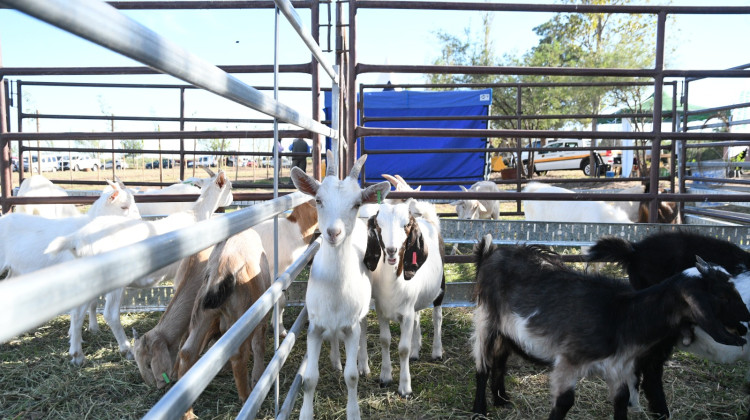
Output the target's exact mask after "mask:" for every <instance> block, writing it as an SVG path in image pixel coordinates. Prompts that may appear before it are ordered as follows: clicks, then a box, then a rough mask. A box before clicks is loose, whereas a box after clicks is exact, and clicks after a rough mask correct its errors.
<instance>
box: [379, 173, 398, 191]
mask: <svg viewBox="0 0 750 420" xmlns="http://www.w3.org/2000/svg"><path fill="white" fill-rule="evenodd" d="M380 176H382V177H383V178H385V179H387V180H388V182H390V183H391V185H393V186H394V187H396V189H398V186H399V183H398V179H396V178H394V177H392V176H390V175H388V174H381V175H380Z"/></svg>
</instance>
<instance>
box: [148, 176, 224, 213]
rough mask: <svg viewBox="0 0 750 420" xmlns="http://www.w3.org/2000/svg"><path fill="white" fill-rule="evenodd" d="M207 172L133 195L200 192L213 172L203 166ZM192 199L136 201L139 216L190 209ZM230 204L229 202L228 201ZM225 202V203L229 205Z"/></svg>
mask: <svg viewBox="0 0 750 420" xmlns="http://www.w3.org/2000/svg"><path fill="white" fill-rule="evenodd" d="M203 169H204V170H206V172H208V174H209V178H196V177H191V178H188V179H186V180H185V181H182V182H179V183H176V184H172V185H169V186H167V187H164V188H161V189H154V190H146V191H134V193H135V195H151V196H153V195H182V194H200V193H201V188H203V186H204V185H207V184H208V183H209V182H210V181H211V178H210V177H211V176H213V175H212V174H213V172H212V171H211V170H210V169H208V168H206V167H205V166H204V167H203ZM193 204H194V202H193V201H173V202H167V201H165V202H153V203H150V202H149V203H136V205H137V206H138V210H139V211H140V212H141V216H167V215H170V214H172V213H179V212H181V211H190V210H192V208H193ZM229 204H231V202H230V203H229ZM229 204H226V205H229Z"/></svg>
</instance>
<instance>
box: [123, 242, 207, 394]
mask: <svg viewBox="0 0 750 420" xmlns="http://www.w3.org/2000/svg"><path fill="white" fill-rule="evenodd" d="M213 248H214V247H210V248H208V249H204V250H203V251H201V252H199V253H197V254H195V255H191V256H190V257H188V258H185V259H184V260H182V262H180V266H179V268H178V269H177V274H176V275H175V279H174V295H173V296H172V299H171V300H170V301H169V304H168V305H167V309H166V310H165V311H164V313H163V314H162V316H161V318H159V322H158V323H157V324H156V326H155V327H154V328H152V329H151V330H149V331H148V332H146V334H144V335H143V336H142V337H138V336H137V335H136V334H135V331H134V332H133V338H134V339H135V343H134V345H133V355H134V357H135V363H136V364H137V365H138V371H139V372H140V374H141V378H143V381H144V382H146V384H148V385H150V386H155V387H156V388H157V389H162V388H164V387H165V386H166V385H167V384H168V383H169V382H170V381H176V380H177V368H176V362H177V360H178V359H177V354H178V352H179V350H180V343H181V341H183V340H184V339H185V338H186V335H187V331H188V326H189V325H190V316H191V313H192V311H193V303H194V302H195V298H196V296H197V295H198V290H199V289H200V287H201V286H202V285H203V280H204V279H205V278H206V275H207V274H206V264H207V263H208V257H209V256H210V255H211V251H212V250H213Z"/></svg>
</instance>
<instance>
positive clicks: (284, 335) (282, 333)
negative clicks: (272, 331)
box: [279, 328, 288, 338]
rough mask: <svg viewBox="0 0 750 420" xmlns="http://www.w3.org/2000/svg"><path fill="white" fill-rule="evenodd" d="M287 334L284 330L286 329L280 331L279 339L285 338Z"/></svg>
mask: <svg viewBox="0 0 750 420" xmlns="http://www.w3.org/2000/svg"><path fill="white" fill-rule="evenodd" d="M287 333H288V331H287V330H286V328H284V329H283V330H281V332H279V338H286V335H287Z"/></svg>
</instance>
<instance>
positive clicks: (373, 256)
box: [364, 214, 382, 271]
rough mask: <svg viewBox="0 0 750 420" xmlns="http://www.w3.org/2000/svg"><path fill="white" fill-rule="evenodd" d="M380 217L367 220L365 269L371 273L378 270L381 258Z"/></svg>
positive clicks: (375, 216)
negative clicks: (378, 219)
mask: <svg viewBox="0 0 750 420" xmlns="http://www.w3.org/2000/svg"><path fill="white" fill-rule="evenodd" d="M377 217H378V215H377V214H375V215H374V216H372V217H370V218H369V219H368V220H367V249H366V250H365V259H364V263H365V267H367V269H368V270H370V271H375V269H376V268H378V263H379V262H380V256H381V249H382V247H381V245H380V237H379V236H378V222H377Z"/></svg>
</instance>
